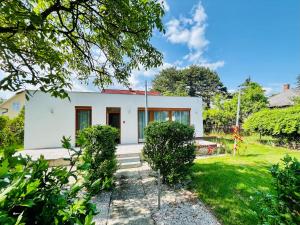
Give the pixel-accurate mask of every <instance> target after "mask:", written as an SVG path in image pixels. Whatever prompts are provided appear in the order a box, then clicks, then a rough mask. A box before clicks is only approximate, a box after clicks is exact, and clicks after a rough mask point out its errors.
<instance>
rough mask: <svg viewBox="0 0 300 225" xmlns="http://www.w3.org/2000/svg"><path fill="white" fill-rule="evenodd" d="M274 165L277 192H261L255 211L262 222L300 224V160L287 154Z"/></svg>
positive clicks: (272, 171)
mask: <svg viewBox="0 0 300 225" xmlns="http://www.w3.org/2000/svg"><path fill="white" fill-rule="evenodd" d="M282 161H283V167H280V166H279V165H278V164H277V165H274V166H272V168H271V170H270V172H271V174H272V176H273V178H274V186H275V190H276V194H275V195H274V194H272V193H259V194H258V196H257V199H255V203H256V204H255V205H256V208H255V211H256V212H257V214H258V217H259V219H260V222H261V224H300V162H299V161H298V160H297V159H296V158H291V157H290V156H288V155H287V156H285V157H284V159H283V160H282Z"/></svg>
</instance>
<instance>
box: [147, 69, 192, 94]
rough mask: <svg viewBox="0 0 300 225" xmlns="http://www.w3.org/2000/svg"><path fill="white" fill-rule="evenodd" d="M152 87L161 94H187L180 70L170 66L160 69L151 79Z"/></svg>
mask: <svg viewBox="0 0 300 225" xmlns="http://www.w3.org/2000/svg"><path fill="white" fill-rule="evenodd" d="M152 88H153V89H154V90H156V91H159V92H161V93H162V94H163V95H176V96H187V95H188V92H187V85H186V82H185V79H184V76H183V74H182V71H181V70H177V69H176V67H170V68H167V69H163V70H161V71H160V73H159V74H158V75H156V76H155V78H154V80H153V81H152Z"/></svg>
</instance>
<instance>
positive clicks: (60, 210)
mask: <svg viewBox="0 0 300 225" xmlns="http://www.w3.org/2000/svg"><path fill="white" fill-rule="evenodd" d="M14 154H15V150H14V149H12V148H4V149H1V150H0V224H7V225H10V224H28V225H31V224H44V225H48V224H49V225H50V224H51V225H52V224H68V225H69V224H86V225H88V224H92V219H93V215H95V206H94V205H93V204H91V203H90V196H89V195H82V188H83V186H82V185H80V183H79V182H78V180H77V172H76V171H71V169H70V170H69V169H67V168H62V167H56V168H49V166H48V163H47V161H45V160H44V158H43V157H40V158H39V159H38V160H37V161H32V160H31V159H30V158H29V157H27V158H23V157H21V156H14ZM70 177H74V178H76V179H75V182H74V183H73V184H70V183H69V179H70Z"/></svg>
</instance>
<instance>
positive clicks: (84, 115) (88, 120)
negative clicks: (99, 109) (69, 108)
mask: <svg viewBox="0 0 300 225" xmlns="http://www.w3.org/2000/svg"><path fill="white" fill-rule="evenodd" d="M75 111H76V132H77V131H80V130H83V129H84V128H87V127H89V126H91V125H92V107H89V106H84V107H83V106H76V107H75Z"/></svg>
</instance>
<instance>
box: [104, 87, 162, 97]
mask: <svg viewBox="0 0 300 225" xmlns="http://www.w3.org/2000/svg"><path fill="white" fill-rule="evenodd" d="M101 93H103V94H122V95H144V94H145V91H141V90H132V89H129V90H119V89H103V90H102V92H101ZM147 94H148V95H152V96H159V95H161V94H160V92H158V91H147Z"/></svg>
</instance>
